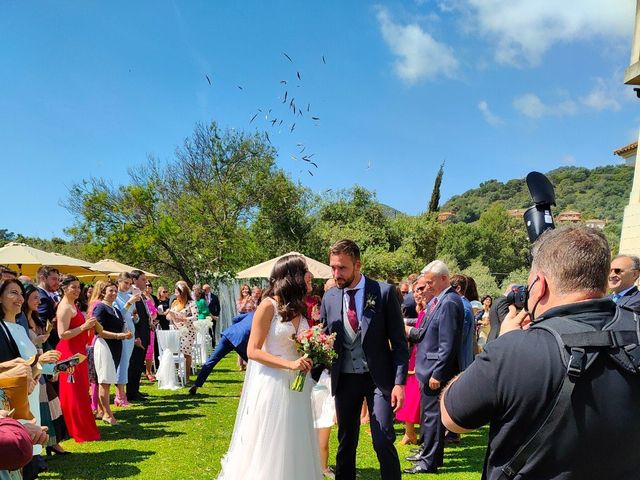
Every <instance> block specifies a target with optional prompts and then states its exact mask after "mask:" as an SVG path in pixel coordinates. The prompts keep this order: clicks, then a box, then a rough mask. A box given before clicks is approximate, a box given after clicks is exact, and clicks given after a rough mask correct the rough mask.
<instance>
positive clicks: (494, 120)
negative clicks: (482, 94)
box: [478, 100, 504, 127]
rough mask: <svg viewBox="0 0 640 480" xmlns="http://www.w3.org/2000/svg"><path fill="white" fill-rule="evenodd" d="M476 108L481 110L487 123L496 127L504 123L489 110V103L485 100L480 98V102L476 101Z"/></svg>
mask: <svg viewBox="0 0 640 480" xmlns="http://www.w3.org/2000/svg"><path fill="white" fill-rule="evenodd" d="M478 109H479V110H480V111H481V112H482V116H483V117H484V119H485V120H486V121H487V123H488V124H489V125H492V126H494V127H497V126H498V125H502V124H503V123H504V122H503V121H502V119H501V118H500V117H499V116H497V115H496V114H494V113H493V112H492V111H491V109H490V108H489V104H488V103H487V102H486V101H485V100H481V101H480V103H478Z"/></svg>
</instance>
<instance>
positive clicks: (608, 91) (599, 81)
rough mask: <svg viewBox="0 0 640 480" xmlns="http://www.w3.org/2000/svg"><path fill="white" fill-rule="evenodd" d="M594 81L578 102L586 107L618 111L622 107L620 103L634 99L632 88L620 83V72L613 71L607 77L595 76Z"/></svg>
mask: <svg viewBox="0 0 640 480" xmlns="http://www.w3.org/2000/svg"><path fill="white" fill-rule="evenodd" d="M594 83H595V85H594V86H593V88H592V89H591V90H590V91H589V92H588V93H587V94H586V95H585V96H583V97H580V102H581V103H582V104H583V105H584V106H585V107H587V108H591V109H593V110H597V111H602V110H613V111H618V110H620V108H622V103H624V102H628V101H631V102H633V101H634V98H635V95H633V92H632V90H631V89H630V88H629V87H628V86H626V85H624V84H623V83H622V73H621V72H615V73H614V74H613V75H612V76H611V77H609V78H602V77H597V78H595V79H594Z"/></svg>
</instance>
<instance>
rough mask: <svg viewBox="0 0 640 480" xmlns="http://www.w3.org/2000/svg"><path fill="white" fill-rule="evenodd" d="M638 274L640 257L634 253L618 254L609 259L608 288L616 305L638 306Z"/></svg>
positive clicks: (639, 303) (639, 274)
mask: <svg viewBox="0 0 640 480" xmlns="http://www.w3.org/2000/svg"><path fill="white" fill-rule="evenodd" d="M638 276H640V258H638V257H636V256H635V255H618V256H617V257H615V258H614V259H613V260H611V268H610V270H609V290H611V299H612V300H613V301H614V302H616V304H617V305H618V306H625V307H631V308H635V307H640V292H638V287H636V281H637V280H638Z"/></svg>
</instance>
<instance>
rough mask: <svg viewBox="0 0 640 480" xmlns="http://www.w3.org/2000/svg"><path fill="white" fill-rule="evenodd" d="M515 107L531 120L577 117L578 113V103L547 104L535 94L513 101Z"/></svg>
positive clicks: (525, 95) (521, 96)
mask: <svg viewBox="0 0 640 480" xmlns="http://www.w3.org/2000/svg"><path fill="white" fill-rule="evenodd" d="M513 107H514V108H515V109H516V110H518V111H519V112H520V113H522V114H523V115H524V116H526V117H529V118H542V117H549V116H553V117H564V116H566V115H575V114H576V113H577V112H578V107H577V105H576V103H575V102H574V101H573V100H571V99H567V100H563V101H561V102H559V103H556V104H546V103H544V102H543V101H542V100H540V97H538V96H537V95H534V94H533V93H526V94H524V95H520V96H519V97H516V98H515V99H514V100H513Z"/></svg>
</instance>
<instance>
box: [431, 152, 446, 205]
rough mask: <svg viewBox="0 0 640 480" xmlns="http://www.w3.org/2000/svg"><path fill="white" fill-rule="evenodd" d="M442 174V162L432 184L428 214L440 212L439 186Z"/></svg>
mask: <svg viewBox="0 0 640 480" xmlns="http://www.w3.org/2000/svg"><path fill="white" fill-rule="evenodd" d="M443 174H444V161H443V162H442V163H441V164H440V168H439V169H438V174H437V175H436V181H435V182H434V184H433V191H432V192H431V200H430V201H429V210H428V212H429V213H433V212H437V211H438V210H440V207H439V204H440V185H441V184H442V175H443Z"/></svg>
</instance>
